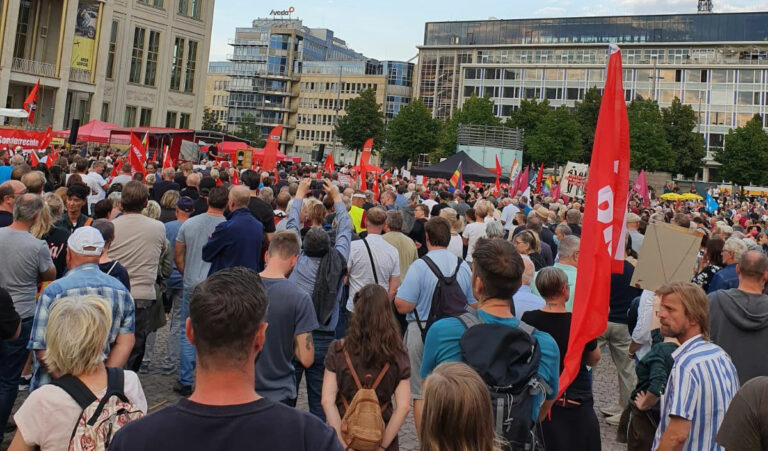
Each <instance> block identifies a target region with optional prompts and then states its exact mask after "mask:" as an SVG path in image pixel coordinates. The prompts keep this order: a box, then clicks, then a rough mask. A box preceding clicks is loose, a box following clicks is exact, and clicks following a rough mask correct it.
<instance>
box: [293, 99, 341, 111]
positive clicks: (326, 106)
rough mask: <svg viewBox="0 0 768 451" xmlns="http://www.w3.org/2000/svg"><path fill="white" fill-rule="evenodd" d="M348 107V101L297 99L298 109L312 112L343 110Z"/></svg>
mask: <svg viewBox="0 0 768 451" xmlns="http://www.w3.org/2000/svg"><path fill="white" fill-rule="evenodd" d="M347 105H349V99H309V98H299V108H308V109H313V110H343V109H346V108H347Z"/></svg>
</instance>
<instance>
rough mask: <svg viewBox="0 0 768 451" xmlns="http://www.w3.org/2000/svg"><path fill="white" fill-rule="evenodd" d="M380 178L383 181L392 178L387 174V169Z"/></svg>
mask: <svg viewBox="0 0 768 451" xmlns="http://www.w3.org/2000/svg"><path fill="white" fill-rule="evenodd" d="M381 178H382V179H384V180H389V179H391V178H392V174H391V173H390V172H389V169H387V172H385V173H384V174H382V175H381Z"/></svg>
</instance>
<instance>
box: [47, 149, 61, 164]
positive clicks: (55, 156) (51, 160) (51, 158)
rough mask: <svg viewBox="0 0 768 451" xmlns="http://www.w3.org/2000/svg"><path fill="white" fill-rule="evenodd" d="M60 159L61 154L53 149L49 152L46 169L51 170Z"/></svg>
mask: <svg viewBox="0 0 768 451" xmlns="http://www.w3.org/2000/svg"><path fill="white" fill-rule="evenodd" d="M58 159H59V154H58V152H56V151H55V150H53V149H51V150H50V151H49V152H48V157H47V158H46V159H45V167H47V168H48V169H51V167H52V166H53V164H54V163H56V160H58Z"/></svg>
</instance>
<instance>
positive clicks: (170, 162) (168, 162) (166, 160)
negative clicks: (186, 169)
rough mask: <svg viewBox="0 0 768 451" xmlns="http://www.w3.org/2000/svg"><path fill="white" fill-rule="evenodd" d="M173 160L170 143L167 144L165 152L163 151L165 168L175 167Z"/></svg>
mask: <svg viewBox="0 0 768 451" xmlns="http://www.w3.org/2000/svg"><path fill="white" fill-rule="evenodd" d="M173 166H174V165H173V160H172V159H171V149H170V147H168V145H167V144H166V145H165V152H164V153H163V169H166V168H171V169H173Z"/></svg>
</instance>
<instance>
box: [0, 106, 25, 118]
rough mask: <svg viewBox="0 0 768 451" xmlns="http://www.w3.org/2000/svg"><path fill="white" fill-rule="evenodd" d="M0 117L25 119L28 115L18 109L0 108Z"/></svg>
mask: <svg viewBox="0 0 768 451" xmlns="http://www.w3.org/2000/svg"><path fill="white" fill-rule="evenodd" d="M0 116H5V117H19V118H22V119H26V118H28V117H29V113H27V112H26V111H24V110H22V109H20V108H0Z"/></svg>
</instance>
